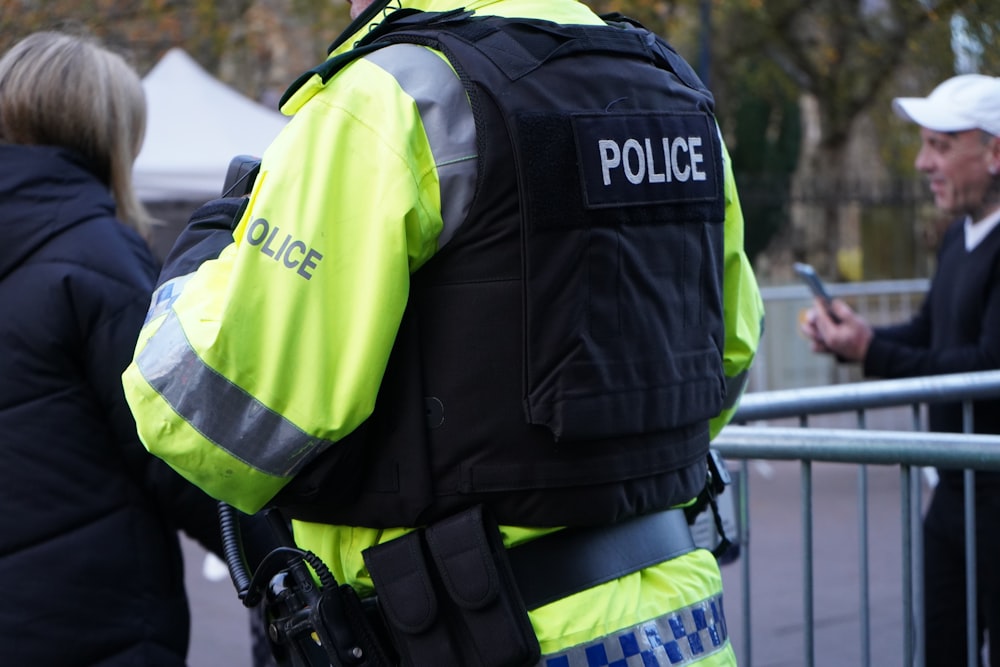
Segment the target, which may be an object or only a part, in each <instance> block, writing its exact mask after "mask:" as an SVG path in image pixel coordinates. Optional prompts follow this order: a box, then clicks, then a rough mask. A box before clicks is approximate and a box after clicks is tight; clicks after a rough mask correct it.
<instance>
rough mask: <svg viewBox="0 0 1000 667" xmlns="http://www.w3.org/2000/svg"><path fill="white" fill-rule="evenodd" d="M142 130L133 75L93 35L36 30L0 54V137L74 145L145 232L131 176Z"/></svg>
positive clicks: (148, 222) (142, 107)
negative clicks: (0, 56)
mask: <svg viewBox="0 0 1000 667" xmlns="http://www.w3.org/2000/svg"><path fill="white" fill-rule="evenodd" d="M145 132H146V97H145V93H144V91H143V89H142V82H141V81H140V79H139V75H138V74H137V73H136V72H135V70H133V69H132V68H131V67H130V66H129V65H128V64H127V63H126V62H125V60H124V59H123V58H122V57H121V56H119V55H118V54H116V53H112V52H111V51H109V50H108V49H106V48H104V47H103V46H101V45H99V44H98V43H97V41H96V40H94V39H91V38H89V37H84V36H77V35H69V34H65V33H60V32H48V31H46V32H36V33H34V34H32V35H29V36H28V37H25V38H24V39H22V40H21V41H20V42H18V43H17V44H15V45H14V46H13V47H11V49H10V50H9V51H8V52H7V53H6V54H4V56H3V57H2V58H0V140H2V141H5V142H7V143H14V144H28V145H47V146H62V147H64V148H68V149H72V150H74V151H76V152H77V153H79V154H80V155H82V156H83V157H84V158H85V159H86V160H88V162H89V164H90V165H91V167H92V169H94V171H95V173H96V174H97V175H98V177H99V178H101V179H102V180H103V181H104V183H105V184H106V185H107V186H108V187H109V188H110V190H111V195H112V196H113V197H114V199H115V202H116V204H117V209H118V217H119V218H120V219H121V220H122V221H123V222H125V223H126V224H129V225H130V226H132V227H133V228H135V229H136V230H137V231H139V233H140V234H142V235H143V237H145V238H148V236H149V232H150V229H151V227H152V225H153V224H154V221H153V219H152V218H151V217H150V215H149V213H148V212H147V211H146V208H145V207H144V206H143V205H142V203H141V202H140V201H139V199H138V197H137V196H136V194H135V189H134V186H133V183H132V165H133V163H134V162H135V158H136V156H137V155H138V154H139V149H140V148H141V147H142V141H143V138H144V136H145Z"/></svg>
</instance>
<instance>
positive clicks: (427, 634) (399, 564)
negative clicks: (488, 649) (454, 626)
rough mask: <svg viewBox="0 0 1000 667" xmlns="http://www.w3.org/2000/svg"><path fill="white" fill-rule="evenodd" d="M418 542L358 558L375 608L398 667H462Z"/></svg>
mask: <svg viewBox="0 0 1000 667" xmlns="http://www.w3.org/2000/svg"><path fill="white" fill-rule="evenodd" d="M421 542H422V540H421V533H420V531H415V532H412V533H407V534H406V535H403V536H402V537H399V538H396V539H394V540H391V541H389V542H385V543H383V544H378V545H376V546H374V547H370V548H368V549H366V550H365V551H364V552H363V556H364V559H365V565H367V567H368V573H369V574H370V575H371V578H372V583H373V584H374V585H375V594H376V595H377V596H378V604H379V608H380V609H381V611H382V615H383V616H384V618H385V622H386V625H387V626H388V628H389V632H390V634H391V635H392V638H393V640H394V641H395V643H396V648H397V650H398V651H399V654H400V659H401V662H402V664H403V665H406V666H408V667H427V666H429V665H440V666H441V667H444V666H445V665H456V666H458V665H462V661H461V659H460V658H459V656H458V655H457V654H456V652H455V643H454V641H453V639H452V637H451V632H450V630H449V628H448V623H447V621H446V619H445V618H444V615H443V613H442V610H441V608H440V605H439V603H438V598H437V595H436V593H435V590H434V584H433V582H432V579H431V572H430V571H429V570H428V568H427V560H426V558H425V557H424V551H423V547H422V544H421Z"/></svg>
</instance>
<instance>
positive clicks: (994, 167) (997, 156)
mask: <svg viewBox="0 0 1000 667" xmlns="http://www.w3.org/2000/svg"><path fill="white" fill-rule="evenodd" d="M986 149H987V156H986V160H987V162H986V170H987V171H989V172H990V175H991V176H996V175H997V174H1000V137H998V136H996V135H991V136H990V140H989V143H987V144H986Z"/></svg>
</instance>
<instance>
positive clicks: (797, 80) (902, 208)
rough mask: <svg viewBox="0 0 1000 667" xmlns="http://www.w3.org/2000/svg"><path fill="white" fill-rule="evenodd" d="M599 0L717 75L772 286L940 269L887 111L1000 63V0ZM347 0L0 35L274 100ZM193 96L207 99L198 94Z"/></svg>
mask: <svg viewBox="0 0 1000 667" xmlns="http://www.w3.org/2000/svg"><path fill="white" fill-rule="evenodd" d="M586 4H589V5H591V6H592V7H593V8H594V9H595V10H597V11H599V12H610V11H617V12H621V13H623V14H626V15H629V16H632V17H635V18H637V19H639V20H640V21H642V22H643V23H645V24H646V25H647V26H648V27H650V28H651V29H653V30H655V31H657V32H659V33H661V34H663V35H665V36H666V37H667V38H668V39H669V40H670V42H671V43H672V44H673V45H674V46H675V48H676V49H677V50H678V51H679V52H680V53H681V54H682V55H684V56H685V57H686V58H687V59H688V61H689V62H691V63H692V65H694V66H695V68H696V69H697V70H698V71H699V73H700V74H701V76H702V78H703V79H704V80H705V81H706V82H707V83H708V84H709V86H710V87H711V88H712V90H713V92H714V93H715V96H716V101H717V112H718V115H719V120H720V123H721V125H722V128H723V132H724V133H725V136H726V140H727V142H728V145H729V147H730V150H731V152H732V156H733V160H734V165H735V168H736V175H737V181H738V184H739V186H740V193H741V198H742V200H743V206H744V212H745V216H746V221H747V225H746V248H747V251H748V253H749V254H750V256H751V259H752V261H753V263H754V267H755V269H756V270H757V273H758V275H759V277H760V279H761V282H762V284H764V285H769V284H782V283H785V282H792V274H791V269H790V266H791V263H792V262H793V261H807V262H810V263H812V264H814V265H815V266H816V268H817V270H818V271H819V273H820V274H821V275H822V276H824V277H825V278H826V279H827V280H828V281H832V282H841V281H843V282H856V281H870V280H880V279H901V278H921V277H927V276H929V275H930V274H931V271H932V270H933V257H934V250H935V246H936V242H937V240H938V238H939V235H940V230H941V225H942V224H943V223H944V222H947V221H942V220H940V219H938V216H937V215H936V214H935V212H934V210H933V207H932V206H930V200H929V198H928V196H927V193H926V188H925V187H924V186H923V184H922V183H921V182H920V179H919V178H918V177H917V176H916V174H915V172H914V170H913V167H912V163H913V158H914V157H915V155H916V150H917V147H918V133H917V131H916V128H915V127H914V126H912V125H909V124H906V123H904V122H903V121H901V120H899V119H898V118H896V117H895V116H894V115H893V114H892V113H891V111H890V101H891V99H892V98H893V97H896V96H906V95H925V94H927V93H928V92H930V90H931V89H932V88H933V87H934V85H936V84H937V83H938V82H940V81H941V80H943V79H945V78H947V77H949V76H951V75H953V74H956V73H965V72H982V73H987V74H997V73H1000V50H998V49H996V48H995V47H996V44H995V40H996V34H997V30H998V29H1000V3H996V2H975V1H969V0H937V1H933V0H917V1H915V0H823V1H819V2H809V3H801V2H798V1H797V0H714V1H713V0H677V1H675V2H665V1H660V0H604V1H597V0H590V1H589V2H587V3H586ZM347 12H348V5H347V3H346V2H344V1H343V0H44V1H42V0H0V25H2V26H3V30H2V31H0V49H4V48H6V47H7V46H8V45H10V44H11V43H12V42H13V41H15V40H17V39H18V38H20V37H22V36H23V35H24V34H26V33H28V32H31V31H34V30H38V29H41V28H64V29H67V28H68V29H79V30H86V31H90V32H92V33H94V34H96V35H97V36H99V37H100V38H102V39H103V40H104V41H105V42H107V43H108V44H110V45H112V46H113V47H114V48H116V49H118V50H119V51H121V52H123V53H125V54H126V55H127V56H128V57H129V58H130V59H131V61H132V62H133V64H134V65H135V66H136V67H137V69H138V70H139V71H140V73H141V74H143V75H144V76H145V75H146V74H147V73H148V72H149V71H150V70H152V69H153V67H154V66H155V65H156V64H157V63H158V62H159V61H160V59H161V58H163V56H164V55H165V54H166V53H167V52H168V51H169V50H170V49H171V48H174V47H179V48H180V49H183V50H184V51H185V52H186V54H188V55H189V56H190V57H191V58H192V59H193V60H194V61H195V62H196V63H197V64H198V65H200V67H202V68H204V70H205V71H206V72H207V73H208V74H209V75H211V76H212V77H215V78H216V79H217V80H218V81H219V82H221V83H222V84H224V85H226V86H229V87H231V88H232V89H233V90H234V91H235V92H238V93H239V94H241V95H243V96H245V97H246V98H248V99H249V100H252V101H254V102H256V103H259V104H260V105H262V106H263V107H266V108H268V109H270V110H273V111H276V107H277V100H278V99H279V98H280V96H281V94H282V93H283V92H284V90H285V88H286V87H287V86H288V85H289V84H290V83H291V82H292V81H293V80H294V79H295V78H296V77H297V76H298V75H299V74H300V73H301V72H303V71H305V70H307V69H309V68H310V67H312V66H314V65H316V64H318V63H319V62H321V60H322V59H323V57H324V55H325V51H326V46H327V45H328V44H329V43H330V42H331V41H332V40H333V39H334V37H336V36H337V35H338V34H339V32H340V30H341V29H342V28H343V27H344V26H346V25H347V23H348V21H349V17H348V13H347ZM187 103H188V104H189V105H190V106H191V108H192V109H198V107H199V105H200V104H203V103H202V101H201V100H199V99H198V98H197V96H196V95H192V96H191V99H188V100H187ZM202 108H203V110H204V107H202ZM152 111H153V113H155V111H156V110H155V109H153V110H152ZM250 139H251V138H250V137H248V144H253V142H252V141H251V140H250ZM268 139H269V138H268ZM265 145H266V142H265ZM248 152H250V151H248ZM224 168H225V165H220V167H219V169H221V170H223V171H224ZM192 199H193V198H192ZM149 203H150V204H151V208H153V210H154V213H157V214H159V215H161V217H164V218H165V219H168V220H174V219H176V218H179V217H185V216H186V214H187V213H189V212H190V210H191V209H192V207H193V205H196V204H197V203H200V202H197V201H194V202H192V201H185V200H183V199H178V198H177V197H176V196H175V197H170V196H164V195H160V196H158V197H157V198H156V199H155V200H152V201H150V202H149Z"/></svg>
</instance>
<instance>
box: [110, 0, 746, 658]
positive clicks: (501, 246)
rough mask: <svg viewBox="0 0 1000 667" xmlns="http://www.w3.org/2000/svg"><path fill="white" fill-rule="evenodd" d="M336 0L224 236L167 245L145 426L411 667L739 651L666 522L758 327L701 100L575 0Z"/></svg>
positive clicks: (153, 317) (709, 568) (673, 72)
mask: <svg viewBox="0 0 1000 667" xmlns="http://www.w3.org/2000/svg"><path fill="white" fill-rule="evenodd" d="M351 4H352V7H351V13H352V16H353V17H354V19H355V21H354V23H353V24H352V26H351V27H349V28H348V30H347V32H346V33H345V35H344V36H342V37H341V39H339V40H338V41H337V42H335V44H334V46H333V47H331V55H330V58H329V59H328V60H327V61H326V62H324V63H323V64H321V65H320V66H318V67H317V68H315V69H314V70H311V71H310V72H307V73H306V74H304V75H303V76H302V77H300V79H299V80H298V81H297V82H296V83H295V84H294V85H293V86H292V87H291V88H290V90H289V91H288V92H287V93H286V95H285V97H284V98H283V100H282V111H283V112H284V113H286V114H289V115H292V116H293V118H292V120H291V121H290V123H289V124H288V126H287V127H286V128H285V130H284V131H283V132H282V133H281V134H280V135H279V136H278V137H277V139H276V140H275V141H274V143H273V144H272V145H271V146H270V147H269V148H268V149H267V151H266V152H265V154H264V156H263V160H262V164H261V168H260V173H259V175H258V176H257V179H256V182H255V184H254V187H253V190H252V192H251V193H250V195H249V199H248V202H247V203H246V204H245V206H244V207H241V213H240V214H239V216H238V224H236V225H235V228H234V229H233V231H232V233H231V235H230V232H229V230H228V229H227V230H226V231H225V232H223V236H221V237H220V236H219V234H215V235H214V236H211V238H209V239H206V240H205V243H204V244H203V246H204V247H207V248H210V249H211V250H210V251H209V252H206V253H202V257H201V258H202V259H203V258H204V256H205V255H210V256H211V261H204V262H202V263H200V265H197V264H198V263H197V262H192V261H191V254H190V253H185V252H175V253H174V255H175V256H174V258H173V260H171V259H168V262H167V267H166V269H165V272H164V274H163V276H161V280H163V282H162V284H161V285H160V287H159V288H158V291H157V293H156V294H155V295H154V297H153V302H152V305H151V308H150V312H149V315H148V317H147V323H146V326H145V328H144V330H143V333H142V335H141V336H140V340H139V342H138V345H137V349H136V355H135V358H134V361H133V363H132V365H131V366H130V367H129V369H128V370H127V371H126V373H125V375H124V382H125V387H126V393H127V396H128V398H129V401H130V405H131V407H132V409H133V412H134V414H135V416H136V421H137V423H138V427H139V431H140V433H141V436H142V438H143V441H144V442H145V444H146V445H147V447H149V449H150V450H151V451H152V452H154V453H155V454H157V455H158V456H160V457H162V458H164V459H165V460H166V461H168V462H169V463H170V464H171V465H172V466H174V467H175V468H176V469H177V470H178V471H180V472H181V473H182V474H184V475H185V476H186V477H188V478H189V479H191V480H192V481H193V482H195V483H196V484H198V485H199V486H201V487H202V488H204V489H205V490H206V491H208V492H209V493H210V494H212V495H214V496H215V497H217V498H219V499H222V500H224V501H226V502H228V503H230V504H232V505H234V506H235V507H237V508H239V509H240V510H243V511H245V512H248V513H254V512H257V511H259V510H260V509H261V508H264V507H266V506H271V507H280V508H281V509H282V510H283V511H284V512H285V513H286V514H287V515H288V516H289V517H291V518H292V519H293V520H294V522H293V525H294V533H295V540H296V542H297V543H298V544H299V545H301V546H303V547H305V548H308V549H309V550H311V551H312V552H313V553H315V554H316V555H317V556H319V557H320V558H321V559H322V561H323V562H324V563H325V564H326V565H327V566H328V567H329V568H330V570H331V571H332V573H333V575H334V576H335V577H336V579H337V580H338V581H340V582H343V583H347V584H350V586H351V587H353V588H354V589H355V590H357V591H358V592H359V594H360V595H361V596H362V597H367V596H369V595H370V594H371V592H372V590H373V587H374V589H375V591H376V592H377V593H378V599H379V602H380V604H381V606H382V609H383V612H384V615H385V617H386V618H387V619H388V624H389V626H390V631H391V633H392V635H393V638H394V640H395V646H396V650H398V651H400V653H401V654H402V658H401V659H402V661H403V662H404V663H406V664H535V663H536V662H538V664H547V665H552V666H558V665H567V666H568V665H607V664H614V663H615V661H616V660H623V659H625V658H628V657H633V656H634V658H635V659H637V660H644V661H645V662H643V663H642V664H661V665H691V664H698V665H701V666H702V667H708V666H714V665H732V664H735V658H734V653H733V650H732V648H731V645H730V643H729V638H728V634H727V631H726V625H725V619H724V615H723V608H722V585H721V574H720V571H719V568H718V565H717V563H716V561H715V559H714V558H713V556H712V554H711V553H710V552H708V551H706V550H704V549H697V548H692V544H691V538H690V531H689V530H688V529H687V522H686V521H685V520H683V518H682V519H681V521H680V522H679V523H678V521H677V517H678V516H680V517H683V516H684V514H683V512H678V511H676V510H671V508H675V507H678V506H682V505H685V504H688V503H690V502H691V501H692V499H694V498H695V497H697V496H699V494H701V493H702V491H703V489H704V487H705V485H706V478H707V477H708V475H707V472H706V471H707V464H706V458H707V456H706V455H707V453H708V445H709V441H710V438H711V437H712V436H714V435H715V434H716V433H718V431H719V429H720V428H721V427H722V426H723V425H724V424H725V423H726V421H727V420H728V418H729V417H730V416H731V415H732V412H733V410H734V409H735V405H736V402H737V400H738V398H739V396H740V394H741V392H742V390H743V386H744V383H745V379H746V376H747V371H748V368H749V365H750V362H751V360H752V358H753V355H754V352H755V350H756V347H757V344H758V341H759V336H760V334H761V330H762V318H763V308H762V303H761V300H760V296H759V293H758V289H757V285H756V282H755V279H754V276H753V274H752V271H751V269H750V266H749V263H748V261H747V258H746V256H745V255H744V253H743V219H742V214H741V212H740V207H739V202H738V199H737V194H736V190H735V188H734V184H733V178H732V170H731V165H730V162H729V158H728V154H727V152H726V150H725V147H724V145H723V144H722V141H721V138H720V135H719V132H718V128H717V126H716V123H715V119H714V116H713V113H712V109H713V101H712V98H711V95H710V94H709V93H708V91H707V90H705V89H704V86H703V85H702V84H701V82H700V81H698V79H697V77H696V76H695V75H694V73H693V72H692V71H691V69H690V67H689V66H687V64H686V63H684V61H683V60H682V59H681V58H680V57H679V56H677V54H676V53H674V52H673V51H672V50H671V49H670V48H669V47H667V46H666V45H665V44H664V43H663V42H662V41H657V40H656V39H654V38H653V37H652V36H651V35H650V34H649V33H647V32H646V31H645V30H643V29H641V27H639V26H636V25H634V24H632V23H630V22H626V21H624V20H619V21H615V22H613V23H611V24H606V23H605V22H604V21H603V20H602V19H600V18H598V17H597V16H596V15H594V14H593V13H592V12H591V11H590V10H589V9H587V8H586V7H585V6H584V5H582V4H580V3H579V2H576V1H575V0H545V2H538V1H536V0H474V1H471V2H467V3H465V4H464V9H463V10H461V11H458V10H457V9H456V8H457V7H459V6H460V5H462V3H459V2H457V1H456V0H403V1H402V2H400V3H398V4H400V5H402V10H400V11H394V12H390V11H389V10H388V9H386V6H387V5H388V4H389V3H388V2H385V1H382V0H375V1H374V2H372V0H367V1H362V0H354V1H353V2H352V3H351ZM393 4H394V5H395V4H397V3H393ZM413 10H420V11H413ZM497 17H499V18H497ZM224 205H225V202H222V203H220V204H218V206H220V207H223V208H224ZM218 210H222V209H218ZM220 238H221V239H222V240H221V241H220ZM197 245H198V244H197V243H195V244H193V245H192V247H196V246H197ZM195 254H197V253H195ZM494 523H496V524H498V525H499V530H498V531H494V529H493V528H492V526H493V525H494ZM494 541H497V542H499V541H502V544H503V547H504V548H501V549H500V552H501V553H500V554H497V553H495V550H494V549H492V547H491V546H490V545H491V544H493V543H494ZM484 545H485V546H484ZM469 554H473V555H474V556H475V557H473V558H469V557H468V556H469ZM508 555H509V562H508V561H507V556H508ZM479 556H483V558H479ZM477 559H478V560H477ZM484 563H486V564H485V565H484ZM498 573H499V574H498ZM497 581H499V582H500V588H502V589H504V591H503V592H502V593H500V594H497V593H496V591H495V588H496V586H495V585H494V584H496V582H497ZM480 594H481V595H480ZM470 596H471V597H470ZM497 596H499V597H500V598H503V599H504V600H506V601H505V602H504V605H506V606H504V608H503V610H502V612H501V613H500V617H502V618H504V619H505V621H504V623H507V625H504V624H503V623H501V622H500V621H498V620H497V618H499V617H496V616H488V615H487V616H482V618H480V616H477V614H481V613H482V614H485V613H486V612H484V611H483V609H488V605H487V604H486V602H483V601H484V600H487V599H488V600H493V599H494V598H495V597H497ZM470 600H471V601H470ZM428 601H433V602H434V603H433V604H431V603H430V602H428ZM491 604H492V603H491ZM525 610H527V611H525ZM490 613H492V612H490ZM441 619H444V621H442V620H441ZM483 619H487V620H485V621H484V620H483ZM519 623H521V624H522V625H521V628H522V629H523V628H524V627H527V628H528V632H527V634H528V635H531V636H530V637H529V638H527V639H525V637H524V636H523V635H524V633H519V632H518V624H519ZM442 625H444V626H445V627H441V626H442ZM448 626H451V629H454V627H457V626H461V628H462V629H461V630H460V631H458V632H452V631H451V629H449V627H448ZM508 626H509V627H508ZM449 633H450V634H451V635H460V636H461V637H460V638H459V639H455V638H454V636H453V637H452V639H453V640H454V642H455V643H456V644H457V646H450V645H448V642H449V640H448V639H447V638H446V637H447V636H448V635H449ZM429 637H430V638H432V639H428V638H429ZM508 645H509V646H512V647H514V648H511V649H510V653H511V655H512V656H513V657H502V656H501V657H498V658H497V659H496V660H494V661H492V662H491V658H490V656H499V655H500V654H501V653H504V652H505V651H507V649H508ZM472 655H475V656H477V657H476V658H475V659H472V658H470V656H472ZM539 661H540V662H539Z"/></svg>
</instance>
